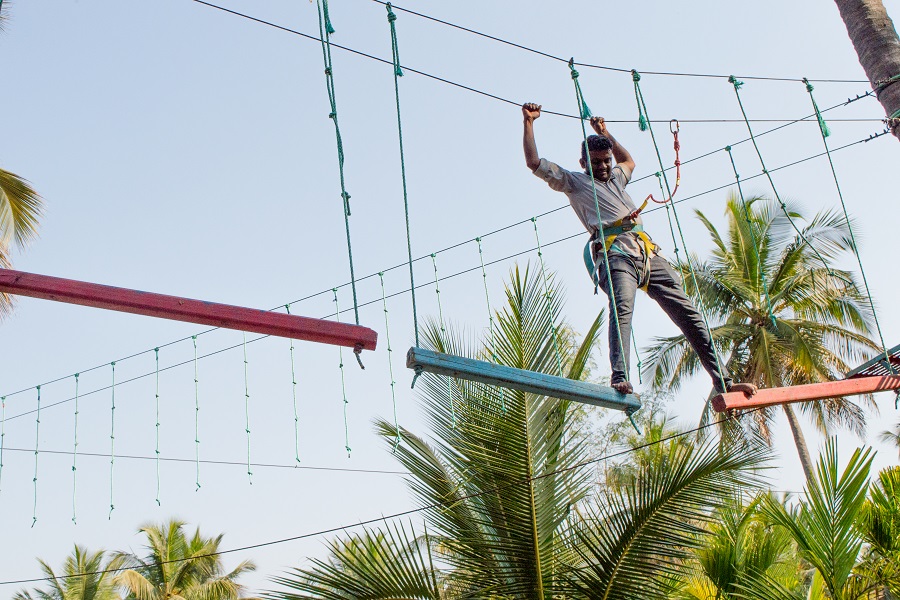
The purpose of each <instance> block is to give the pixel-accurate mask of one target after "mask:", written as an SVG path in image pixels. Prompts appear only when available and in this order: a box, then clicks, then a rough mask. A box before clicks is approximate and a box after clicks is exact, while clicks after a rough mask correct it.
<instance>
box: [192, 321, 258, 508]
mask: <svg viewBox="0 0 900 600" xmlns="http://www.w3.org/2000/svg"><path fill="white" fill-rule="evenodd" d="M191 342H193V344H194V484H195V485H196V486H197V487H195V488H194V491H195V492H196V491H197V490H199V489H200V372H199V368H198V365H197V336H196V335H192V336H191ZM244 342H245V343H246V335H245V340H244ZM244 354H245V355H246V348H245V352H244ZM244 358H245V360H246V356H245V357H244ZM248 468H249V467H248Z"/></svg>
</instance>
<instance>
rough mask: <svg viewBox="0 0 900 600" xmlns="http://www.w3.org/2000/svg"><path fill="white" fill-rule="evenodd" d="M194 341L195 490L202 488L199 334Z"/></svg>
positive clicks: (192, 338) (193, 336)
mask: <svg viewBox="0 0 900 600" xmlns="http://www.w3.org/2000/svg"><path fill="white" fill-rule="evenodd" d="M191 341H192V342H193V343H194V465H195V466H194V484H195V485H196V486H197V487H196V488H194V491H197V490H199V489H200V376H199V371H198V366H197V336H196V335H192V336H191Z"/></svg>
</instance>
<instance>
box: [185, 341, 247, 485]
mask: <svg viewBox="0 0 900 600" xmlns="http://www.w3.org/2000/svg"><path fill="white" fill-rule="evenodd" d="M241 336H242V339H243V348H244V431H246V432H247V479H248V480H249V481H250V485H253V471H251V470H250V381H249V377H248V374H247V370H248V368H247V367H248V361H247V332H245V331H244V332H241ZM198 487H199V485H198Z"/></svg>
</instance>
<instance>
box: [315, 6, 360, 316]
mask: <svg viewBox="0 0 900 600" xmlns="http://www.w3.org/2000/svg"><path fill="white" fill-rule="evenodd" d="M316 7H317V8H318V11H319V37H320V38H321V40H322V58H323V60H324V61H325V84H326V88H327V90H328V102H329V105H330V106H331V112H330V113H329V114H328V118H330V119H331V120H332V121H334V135H335V139H336V141H337V152H338V173H339V174H340V179H341V198H342V199H343V202H344V228H345V229H346V231H347V257H348V259H349V261H350V287H351V289H352V290H353V315H354V317H355V319H356V324H357V325H359V304H358V302H357V299H356V275H355V273H354V270H353V248H352V245H351V243H350V194H348V193H347V186H346V183H345V180H344V144H343V140H342V138H341V127H340V125H339V124H338V114H337V99H336V97H335V92H334V71H333V68H332V62H331V34H333V33H334V27H333V26H332V24H331V19H330V17H329V16H328V2H327V0H321V1H317V2H316Z"/></svg>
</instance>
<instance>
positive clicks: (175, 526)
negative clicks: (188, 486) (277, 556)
mask: <svg viewBox="0 0 900 600" xmlns="http://www.w3.org/2000/svg"><path fill="white" fill-rule="evenodd" d="M184 526H185V524H184V523H183V522H182V521H178V520H175V519H172V520H170V521H169V522H168V523H163V524H161V525H145V526H144V527H142V528H141V529H140V532H141V533H143V534H144V535H145V536H146V537H147V550H148V553H147V555H146V556H145V557H143V558H142V557H138V556H136V555H134V554H130V553H123V552H119V553H117V554H116V556H115V559H114V561H113V562H114V567H115V568H116V569H118V570H119V571H120V572H119V574H118V575H117V576H116V578H115V583H116V584H117V585H119V586H121V587H122V588H123V589H124V590H125V591H126V592H127V595H128V597H129V598H134V599H135V600H169V599H180V600H239V599H244V598H246V597H245V596H242V593H243V590H244V586H242V585H240V584H239V583H237V579H238V577H240V576H241V575H242V574H243V573H246V572H248V571H253V570H255V569H256V566H255V565H254V564H253V563H252V562H251V561H244V562H242V563H240V564H239V565H238V566H237V567H235V569H234V570H232V571H231V572H225V570H224V568H223V566H222V560H221V557H220V555H218V554H217V552H218V550H219V544H220V542H221V541H222V535H218V536H216V537H214V538H204V537H202V536H201V535H200V529H199V528H198V529H197V530H196V531H195V532H194V535H193V536H192V537H190V538H189V537H187V535H185V533H184Z"/></svg>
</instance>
